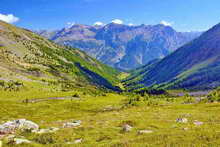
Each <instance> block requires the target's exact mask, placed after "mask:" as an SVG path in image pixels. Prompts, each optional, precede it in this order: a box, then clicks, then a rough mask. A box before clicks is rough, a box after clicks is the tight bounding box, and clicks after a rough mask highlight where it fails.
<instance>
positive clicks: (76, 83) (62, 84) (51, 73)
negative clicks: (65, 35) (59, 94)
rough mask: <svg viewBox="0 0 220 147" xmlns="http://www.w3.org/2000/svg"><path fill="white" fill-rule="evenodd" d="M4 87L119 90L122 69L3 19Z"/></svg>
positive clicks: (0, 58)
mask: <svg viewBox="0 0 220 147" xmlns="http://www.w3.org/2000/svg"><path fill="white" fill-rule="evenodd" d="M0 52H1V54H0V69H1V70H0V88H1V89H3V90H10V91H11V90H19V89H24V88H26V89H33V87H35V88H37V87H48V88H51V89H53V90H58V91H59V90H63V91H68V90H71V89H74V88H83V87H93V88H95V87H104V88H107V89H111V90H116V91H118V90H119V89H118V88H117V87H115V86H114V85H116V84H117V83H118V79H117V75H118V73H119V72H118V71H117V70H115V69H113V68H111V67H108V66H106V65H103V64H101V63H100V62H98V61H96V60H95V59H93V58H91V57H89V56H87V55H86V54H85V53H84V52H82V51H79V50H78V49H73V48H68V47H64V46H59V45H56V44H55V43H53V42H51V41H49V40H47V39H45V38H42V37H40V36H38V35H36V34H35V33H33V32H31V31H29V30H25V29H21V28H17V27H15V26H12V25H9V24H7V23H4V22H2V21H0Z"/></svg>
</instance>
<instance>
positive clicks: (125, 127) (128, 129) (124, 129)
mask: <svg viewBox="0 0 220 147" xmlns="http://www.w3.org/2000/svg"><path fill="white" fill-rule="evenodd" d="M132 128H133V127H132V126H130V125H128V124H125V125H124V126H123V127H122V130H123V131H124V132H130V131H131V130H132Z"/></svg>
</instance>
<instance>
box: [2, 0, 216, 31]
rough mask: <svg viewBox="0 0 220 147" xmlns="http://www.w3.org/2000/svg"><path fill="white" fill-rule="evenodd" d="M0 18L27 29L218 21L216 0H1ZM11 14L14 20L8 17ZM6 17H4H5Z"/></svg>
mask: <svg viewBox="0 0 220 147" xmlns="http://www.w3.org/2000/svg"><path fill="white" fill-rule="evenodd" d="M0 3H1V4H0V18H5V19H7V20H8V19H9V20H10V21H11V22H14V24H16V25H18V26H20V27H25V28H29V29H50V30H52V29H58V28H62V27H65V26H66V25H67V23H68V22H69V23H72V22H74V23H80V24H89V25H91V24H94V23H95V22H97V21H100V22H103V23H105V24H106V23H109V22H111V21H112V20H113V19H120V20H122V21H123V22H124V23H125V24H128V23H132V24H135V25H139V24H158V23H160V22H161V21H164V22H167V23H170V24H171V25H172V26H173V27H174V28H175V29H176V30H178V31H192V30H193V31H200V30H206V29H208V28H210V27H212V26H213V25H215V24H217V23H219V22H220V8H219V6H220V1H219V0H1V2H0ZM8 14H13V17H17V19H13V18H11V17H12V16H11V17H10V18H8V17H9V15H8ZM6 17H7V18H6ZM18 19H19V20H18Z"/></svg>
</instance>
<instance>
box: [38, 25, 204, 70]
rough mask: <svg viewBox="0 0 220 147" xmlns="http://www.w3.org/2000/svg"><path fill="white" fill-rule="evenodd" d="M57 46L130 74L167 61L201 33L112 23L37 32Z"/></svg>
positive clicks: (168, 27) (163, 27)
mask: <svg viewBox="0 0 220 147" xmlns="http://www.w3.org/2000/svg"><path fill="white" fill-rule="evenodd" d="M37 33H38V34H40V35H42V36H44V37H46V38H48V39H50V40H53V41H54V42H56V43H58V44H61V45H67V46H71V47H76V48H79V49H81V50H82V51H85V52H86V53H87V54H88V55H90V56H92V57H94V58H96V59H97V60H99V61H101V62H102V63H104V64H107V65H110V66H112V67H115V68H117V69H120V70H130V69H134V68H137V67H140V66H143V65H145V64H147V63H148V62H149V61H151V60H154V59H157V58H164V57H165V56H167V55H169V54H170V53H171V52H173V51H175V50H176V49H177V48H179V47H180V46H182V45H184V44H186V43H188V42H190V41H191V40H193V39H194V38H196V37H198V36H199V35H200V34H201V32H177V31H175V30H174V29H173V28H172V27H170V26H165V25H162V24H158V25H139V26H128V25H123V24H116V23H110V24H107V25H104V26H97V25H96V26H89V25H81V24H75V25H73V26H71V27H69V28H63V29H61V30H56V31H47V30H42V31H37Z"/></svg>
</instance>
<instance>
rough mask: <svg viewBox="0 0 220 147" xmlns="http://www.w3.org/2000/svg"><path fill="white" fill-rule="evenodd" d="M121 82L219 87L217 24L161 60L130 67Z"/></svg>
mask: <svg viewBox="0 0 220 147" xmlns="http://www.w3.org/2000/svg"><path fill="white" fill-rule="evenodd" d="M125 85H126V86H127V87H130V88H137V87H139V88H140V87H156V88H171V89H176V88H177V89H178V88H185V89H212V88H216V87H218V86H220V24H217V25H216V26H214V27H213V28H211V29H210V30H208V31H207V32H205V33H203V34H202V35H201V36H200V37H198V38H196V39H195V40H193V41H191V42H190V43H188V44H186V45H184V46H182V47H180V48H179V49H177V50H176V51H175V52H174V53H172V54H170V55H168V56H167V57H165V58H164V59H162V60H157V61H153V62H150V63H148V64H147V65H145V66H143V67H141V68H139V69H138V70H134V71H133V72H132V76H131V77H129V78H128V79H127V80H126V81H125Z"/></svg>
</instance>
